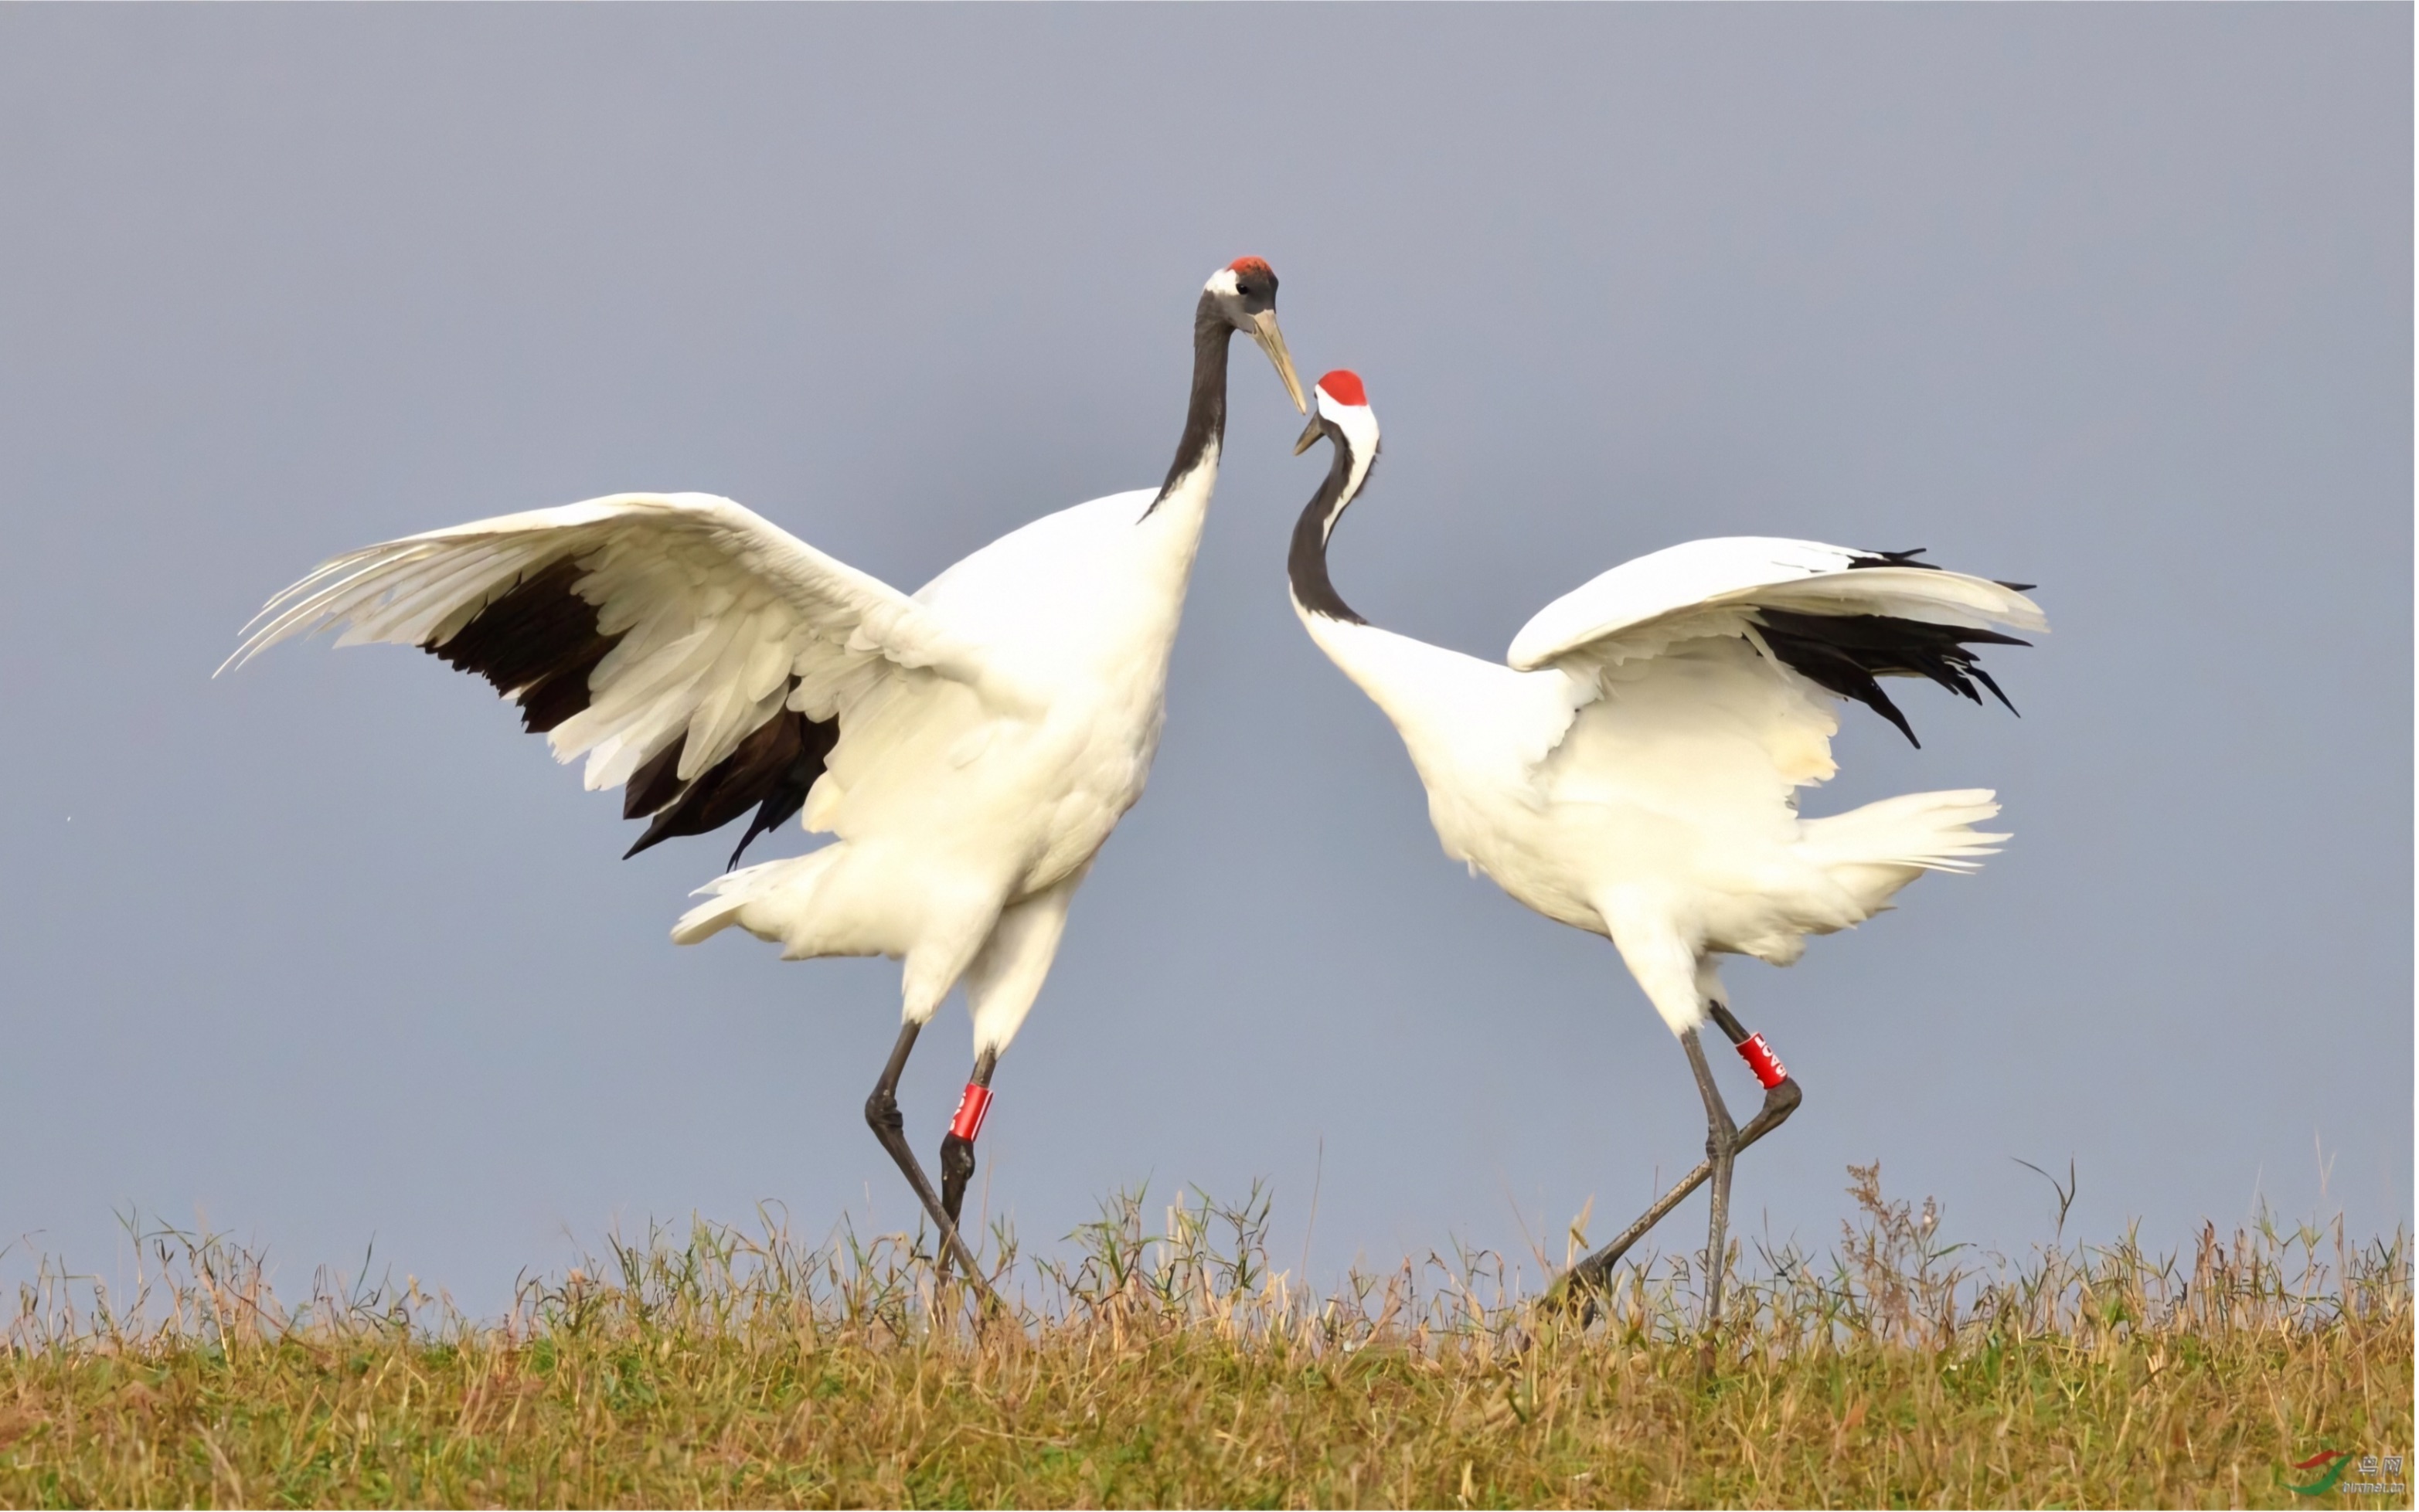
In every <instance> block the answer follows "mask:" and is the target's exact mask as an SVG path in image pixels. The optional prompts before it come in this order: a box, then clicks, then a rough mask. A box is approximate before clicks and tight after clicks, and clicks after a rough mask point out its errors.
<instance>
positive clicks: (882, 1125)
mask: <svg viewBox="0 0 2419 1512" xmlns="http://www.w3.org/2000/svg"><path fill="white" fill-rule="evenodd" d="M865 1122H866V1123H868V1124H870V1125H871V1126H872V1129H873V1132H874V1133H875V1134H877V1135H880V1134H901V1135H903V1134H904V1133H905V1132H906V1129H907V1122H906V1120H905V1119H903V1118H901V1116H900V1114H899V1097H898V1094H897V1093H895V1092H892V1091H891V1090H890V1089H889V1088H888V1087H876V1088H874V1089H873V1095H872V1096H871V1097H869V1098H867V1099H866V1100H865Z"/></svg>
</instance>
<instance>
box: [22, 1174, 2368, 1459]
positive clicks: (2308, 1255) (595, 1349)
mask: <svg viewBox="0 0 2419 1512" xmlns="http://www.w3.org/2000/svg"><path fill="white" fill-rule="evenodd" d="M1853 1176H1854V1184H1853V1185H1852V1187H1851V1192H1852V1194H1853V1195H1854V1196H1855V1197H1856V1199H1857V1203H1858V1209H1859V1212H1860V1214H1861V1217H1860V1220H1859V1222H1858V1223H1857V1224H1856V1225H1854V1226H1852V1227H1850V1228H1848V1229H1847V1230H1846V1231H1845V1232H1844V1233H1843V1236H1842V1242H1841V1245H1839V1246H1838V1247H1837V1249H1836V1250H1835V1251H1834V1253H1833V1254H1832V1255H1830V1256H1829V1257H1827V1258H1826V1260H1824V1261H1823V1262H1822V1263H1820V1264H1816V1263H1814V1262H1812V1261H1811V1260H1809V1259H1808V1258H1807V1257H1805V1256H1802V1255H1799V1254H1796V1253H1794V1252H1784V1253H1780V1254H1765V1255H1760V1256H1757V1257H1754V1258H1753V1260H1752V1263H1748V1264H1744V1265H1740V1264H1737V1262H1736V1260H1735V1258H1734V1260H1733V1263H1734V1266H1735V1269H1734V1271H1733V1280H1732V1283H1731V1284H1732V1285H1733V1287H1735V1288H1736V1290H1735V1291H1733V1293H1732V1294H1733V1297H1735V1298H1736V1303H1735V1305H1734V1310H1733V1316H1732V1320H1731V1322H1730V1324H1729V1325H1728V1326H1727V1328H1726V1329H1725V1332H1724V1335H1723V1337H1722V1340H1721V1348H1720V1351H1719V1362H1718V1366H1717V1367H1716V1368H1715V1370H1714V1371H1713V1373H1712V1374H1711V1375H1710V1376H1709V1377H1706V1376H1701V1375H1700V1373H1699V1369H1698V1365H1697V1352H1696V1349H1695V1340H1694V1337H1693V1335H1692V1333H1691V1330H1690V1327H1689V1322H1690V1320H1691V1319H1692V1318H1693V1317H1694V1315H1695V1297H1696V1289H1695V1285H1694V1278H1693V1277H1692V1275H1691V1273H1690V1271H1689V1268H1688V1265H1687V1261H1686V1260H1684V1259H1678V1258H1667V1259H1664V1260H1659V1261H1658V1260H1649V1261H1645V1262H1642V1263H1641V1264H1639V1265H1635V1266H1631V1267H1628V1268H1626V1269H1625V1270H1624V1271H1623V1272H1622V1273H1621V1274H1620V1275H1618V1276H1617V1278H1616V1281H1615V1285H1614V1288H1613V1291H1612V1293H1611V1295H1610V1297H1609V1298H1608V1299H1607V1306H1606V1309H1605V1318H1604V1321H1601V1322H1599V1323H1597V1324H1596V1325H1595V1326H1594V1327H1592V1328H1589V1329H1585V1330H1581V1329H1579V1328H1577V1327H1575V1326H1573V1325H1572V1324H1571V1323H1569V1322H1568V1321H1556V1320H1555V1319H1553V1318H1550V1317H1548V1316H1545V1315H1544V1314H1543V1313H1541V1312H1540V1311H1539V1310H1538V1309H1537V1308H1536V1307H1534V1306H1532V1305H1531V1304H1530V1303H1529V1302H1527V1301H1525V1300H1524V1299H1522V1298H1519V1297H1516V1296H1514V1295H1511V1294H1510V1293H1509V1291H1508V1289H1507V1287H1506V1285H1505V1284H1504V1275H1505V1273H1504V1271H1503V1269H1502V1266H1501V1264H1500V1263H1499V1262H1498V1261H1497V1260H1495V1258H1493V1257H1490V1256H1486V1255H1457V1256H1455V1257H1452V1258H1450V1259H1446V1258H1441V1257H1436V1256H1431V1257H1429V1258H1428V1260H1426V1262H1425V1263H1424V1264H1413V1263H1410V1262H1406V1263H1405V1264H1404V1265H1403V1266H1402V1267H1401V1268H1400V1269H1399V1270H1397V1271H1396V1272H1394V1273H1393V1274H1391V1275H1356V1276H1354V1277H1352V1278H1351V1279H1350V1281H1349V1283H1348V1286H1347V1287H1346V1288H1345V1289H1344V1290H1343V1291H1341V1292H1339V1293H1337V1294H1333V1295H1323V1296H1313V1295H1307V1294H1305V1293H1303V1292H1302V1290H1301V1289H1300V1288H1299V1286H1298V1285H1297V1284H1296V1283H1295V1282H1294V1281H1293V1280H1292V1278H1291V1277H1289V1276H1287V1275H1282V1274H1277V1273H1273V1272H1271V1271H1270V1270H1269V1269H1268V1268H1267V1255H1266V1250H1265V1246H1264V1245H1263V1243H1262V1240H1263V1238H1264V1235H1265V1226H1266V1220H1267V1208H1266V1205H1265V1203H1264V1202H1261V1201H1259V1200H1257V1199H1254V1200H1252V1201H1249V1202H1246V1203H1245V1204H1243V1205H1241V1206H1240V1207H1235V1208H1221V1207H1218V1206H1216V1205H1214V1204H1212V1203H1210V1202H1207V1201H1198V1200H1196V1201H1195V1202H1194V1203H1193V1204H1191V1205H1189V1206H1185V1207H1180V1208H1177V1209H1171V1210H1169V1221H1168V1222H1167V1223H1166V1225H1165V1231H1164V1232H1163V1233H1160V1234H1156V1235H1150V1236H1148V1237H1146V1235H1145V1232H1144V1225H1143V1222H1142V1218H1141V1203H1140V1202H1139V1201H1138V1200H1135V1199H1119V1200H1117V1201H1116V1202H1113V1203H1112V1204H1110V1205H1109V1208H1108V1210H1107V1211H1106V1213H1105V1214H1104V1215H1103V1217H1102V1220H1101V1221H1100V1222H1099V1223H1098V1224H1095V1225H1092V1226H1090V1227H1089V1228H1087V1229H1086V1230H1084V1231H1083V1232H1082V1233H1080V1234H1079V1235H1077V1236H1076V1239H1077V1244H1076V1245H1075V1248H1074V1251H1073V1258H1072V1259H1071V1260H1066V1261H1064V1262H1049V1261H1035V1260H1023V1261H1020V1260H1018V1258H1017V1256H1016V1252H1015V1246H1014V1244H1013V1242H1012V1240H1011V1239H1010V1237H1009V1235H1007V1234H1006V1233H1005V1232H995V1233H994V1248H995V1250H996V1251H997V1252H998V1253H999V1254H1000V1255H1001V1257H1002V1259H1001V1262H1000V1266H999V1272H1000V1277H1001V1285H1002V1288H1003V1290H1004V1291H1006V1292H1007V1293H1008V1294H1009V1296H1010V1297H1012V1298H1015V1299H1016V1306H1017V1308H1018V1311H1017V1313H1016V1314H1015V1315H1014V1316H1012V1317H1007V1318H995V1319H993V1320H991V1321H988V1322H979V1321H976V1320H975V1319H974V1317H973V1315H972V1313H971V1312H970V1311H969V1310H968V1308H967V1307H966V1306H965V1300H966V1299H965V1298H964V1297H963V1294H962V1293H959V1292H955V1291H953V1292H950V1293H948V1294H946V1295H943V1296H940V1297H938V1298H937V1299H936V1295H935V1291H934V1286H933V1279H932V1267H931V1263H930V1257H929V1254H928V1253H927V1252H926V1251H925V1250H924V1249H923V1248H921V1247H920V1246H919V1245H917V1243H916V1242H915V1241H914V1240H913V1239H911V1238H909V1237H906V1236H889V1237H884V1238H880V1239H876V1240H874V1241H871V1242H870V1243H859V1242H857V1241H856V1240H855V1238H854V1237H853V1236H850V1235H848V1234H846V1233H843V1234H842V1235H841V1236H840V1239H839V1240H838V1241H836V1242H835V1243H834V1244H832V1245H824V1246H820V1247H809V1246H806V1245H800V1244H797V1243H795V1242H793V1240H791V1239H790V1238H789V1237H788V1236H787V1235H786V1234H785V1233H783V1232H782V1231H781V1230H780V1229H778V1227H777V1226H768V1227H767V1228H766V1229H764V1230H763V1232H761V1233H758V1234H755V1235H743V1234H741V1233H739V1232H738V1231H736V1230H733V1229H727V1228H721V1227H716V1226H709V1225H700V1226H698V1227H697V1228H695V1229H694V1230H693V1231H691V1232H690V1233H688V1234H686V1235H682V1236H672V1235H667V1234H664V1233H661V1232H658V1233H655V1234H651V1235H650V1236H648V1238H647V1239H646V1240H645V1241H643V1242H641V1243H637V1244H630V1245H622V1244H615V1245H612V1247H611V1252H610V1254H609V1256H608V1257H607V1259H606V1262H605V1263H604V1264H602V1265H601V1266H595V1265H591V1266H583V1267H581V1268H580V1269H578V1270H574V1271H572V1272H571V1273H570V1274H569V1275H565V1276H563V1277H561V1278H560V1279H558V1280H554V1281H550V1282H547V1283H544V1284H533V1285H532V1286H531V1287H529V1288H528V1289H526V1291H524V1294H523V1296H522V1299H521V1303H520V1305H519V1306H517V1307H516V1310H515V1312H514V1314H513V1315H512V1316H511V1317H509V1318H506V1319H504V1320H501V1321H488V1322H475V1321H470V1320H466V1319H463V1318H461V1317H459V1316H456V1315H454V1314H453V1313H452V1312H451V1311H450V1310H449V1309H447V1308H446V1307H444V1306H442V1304H440V1303H432V1302H430V1301H429V1300H428V1299H426V1298H424V1297H423V1296H421V1295H420V1294H419V1292H418V1289H417V1288H416V1287H408V1288H406V1289H404V1290H403V1291H394V1290H393V1289H389V1288H377V1289H374V1290H370V1291H344V1290H342V1289H339V1288H335V1287H332V1286H328V1285H324V1284H323V1285H322V1286H321V1287H319V1288H318V1289H317V1291H316V1294H315V1295H314V1296H313V1297H312V1298H311V1299H310V1300H309V1301H308V1302H306V1303H301V1304H300V1305H297V1306H292V1307H291V1308H287V1307H285V1306H281V1305H280V1304H279V1303H278V1301H277V1300H276V1299H275V1298H274V1297H273V1296H272V1295H271V1294H270V1290H269V1288H268V1287H267V1285H266V1283H265V1280H264V1277H263V1273H262V1269H261V1266H260V1264H259V1262H258V1260H257V1259H256V1258H255V1257H253V1256H250V1255H247V1254H244V1253H243V1252H241V1251H239V1250H238V1249H235V1248H233V1247H231V1246H229V1245H225V1244H223V1243H222V1242H220V1241H217V1240H213V1239H208V1238H204V1237H198V1236H190V1235H182V1234H175V1233H170V1232H165V1231H162V1232H158V1233H153V1234H151V1235H148V1236H147V1237H146V1244H145V1253H146V1258H147V1260H148V1263H150V1264H151V1265H152V1266H153V1267H154V1270H153V1272H152V1274H151V1275H149V1277H148V1278H147V1279H146V1281H145V1282H143V1283H142V1285H141V1286H139V1287H138V1289H137V1291H138V1292H139V1293H140V1294H138V1295H133V1296H127V1297H123V1298H114V1297H112V1296H110V1295H109V1294H107V1293H106V1292H105V1291H102V1290H100V1289H99V1288H98V1287H97V1286H96V1285H95V1284H93V1283H91V1282H90V1281H89V1280H85V1281H78V1280H77V1279H76V1278H72V1277H68V1276H63V1275H59V1274H58V1273H57V1272H56V1271H55V1270H54V1269H48V1268H46V1269H45V1270H44V1272H43V1274H42V1275H40V1276H39V1277H38V1278H37V1279H36V1280H35V1281H34V1282H33V1283H32V1284H30V1285H28V1286H27V1287H25V1288H24V1289H23V1291H22V1292H21V1297H20V1307H19V1311H18V1317H17V1319H16V1321H15V1323H14V1325H13V1328H12V1330H11V1334H10V1338H9V1343H10V1347H9V1348H8V1349H7V1350H6V1351H5V1352H0V1503H5V1504H10V1505H67V1504H123V1505H138V1504H139V1505H150V1504H160V1505H167V1504H206V1503H207V1504H255V1505H260V1504H316V1505H335V1504H343V1505H359V1504H386V1503H395V1504H507V1505H520V1504H582V1505H601V1504H667V1505H678V1504H717V1505H719V1504H886V1505H994V1504H997V1505H1079V1504H1168V1505H1174V1504H1210V1505H1265V1506H1277V1505H1297V1504H1302V1505H1309V1504H1322V1505H1323V1504H1418V1505H1432V1506H1442V1505H1471V1504H1493V1505H1558V1504H1721V1503H1743V1504H1845V1505H1891V1504H2025V1505H2041V1504H2069V1505H2110V1506H2115V1505H2171V1504H2282V1503H2288V1502H2292V1501H2294V1500H2295V1497H2294V1495H2293V1494H2292V1492H2291V1491H2290V1490H2289V1489H2288V1486H2287V1484H2286V1480H2285V1478H2284V1477H2283V1476H2281V1475H2280V1474H2278V1472H2279V1471H2280V1470H2281V1469H2282V1468H2283V1467H2284V1466H2286V1465H2287V1463H2288V1461H2290V1460H2294V1459H2303V1458H2305V1457H2306V1456H2307V1455H2309V1454H2311V1453H2312V1452H2314V1450H2315V1449H2317V1448H2318V1447H2319V1446H2322V1445H2323V1446H2333V1447H2338V1448H2349V1449H2352V1450H2354V1451H2356V1452H2360V1453H2380V1454H2383V1453H2405V1452H2407V1451H2408V1449H2409V1447H2410V1444H2411V1394H2412V1373H2411V1372H2412V1363H2411V1362H2412V1351H2411V1340H2412V1313H2411V1266H2410V1257H2409V1252H2408V1249H2407V1247H2406V1245H2405V1244H2404V1243H2403V1241H2402V1239H2401V1237H2400V1236H2396V1239H2394V1240H2392V1241H2389V1242H2382V1243H2378V1244H2373V1245H2367V1246H2365V1247H2360V1248H2353V1247H2350V1246H2347V1245H2345V1244H2344V1243H2343V1241H2342V1238H2341V1235H2340V1232H2339V1230H2337V1231H2322V1230H2319V1229H2307V1228H2303V1229H2290V1230H2279V1229H2276V1228H2274V1227H2273V1226H2271V1225H2260V1226H2258V1227H2257V1228H2255V1229H2250V1230H2247V1231H2243V1232H2240V1233H2237V1234H2235V1235H2232V1236H2231V1237H2229V1238H2226V1239H2221V1238H2220V1236H2219V1235H2218V1234H2217V1233H2216V1232H2215V1231H2214V1230H2213V1229H2211V1230H2206V1231H2204V1233H2203V1234H2202V1235H2201V1238H2200V1242H2199V1245H2198V1246H2197V1249H2196V1252H2195V1253H2194V1254H2192V1255H2190V1256H2188V1257H2182V1258H2180V1259H2154V1258H2152V1257H2150V1256H2148V1255H2145V1254H2144V1253H2143V1252H2142V1251H2141V1250H2140V1249H2139V1247H2138V1246H2137V1245H2135V1244H2134V1242H2133V1241H2132V1240H2130V1239H2128V1240H2123V1241H2120V1242H2119V1243H2117V1244H2115V1245H2108V1246H2105V1247H2099V1246H2071V1247H2070V1246H2064V1245H2056V1244H2053V1245H2047V1246H2044V1247H2042V1249H2040V1250H2039V1251H2037V1252H2036V1253H2035V1254H2033V1255H2032V1256H2030V1257H2027V1258H2026V1259H2024V1260H2021V1261H2017V1262H2011V1261H2007V1260H1998V1259H1996V1258H1994V1257H1987V1256H1977V1255H1975V1254H1974V1253H1972V1252H1971V1251H1968V1250H1964V1249H1961V1248H1958V1247H1955V1246H1951V1245H1944V1244H1942V1243H1941V1242H1940V1241H1939V1239H1938V1235H1937V1232H1936V1229H1937V1227H1938V1226H1937V1224H1936V1223H1935V1222H1934V1221H1932V1217H1931V1214H1930V1209H1929V1205H1928V1204H1927V1205H1926V1207H1925V1208H1924V1209H1923V1210H1920V1211H1918V1210H1914V1209H1911V1208H1910V1207H1909V1206H1908V1205H1906V1204H1903V1203H1894V1202H1891V1201H1889V1200H1887V1199H1886V1198H1884V1197H1883V1195H1882V1193H1881V1190H1880V1186H1879V1181H1878V1172H1877V1171H1876V1170H1873V1169H1871V1168H1861V1169H1858V1170H1857V1171H1855V1172H1854V1173H1853ZM2406 1478H2407V1476H2406ZM2342 1499H2343V1498H2341V1497H2339V1496H2338V1497H2331V1498H2330V1500H2335V1501H2340V1500H2342ZM2402 1500H2403V1501H2404V1502H2405V1504H2407V1500H2408V1499H2407V1497H2405V1498H2403V1499H2402ZM2372 1504H2374V1503H2372Z"/></svg>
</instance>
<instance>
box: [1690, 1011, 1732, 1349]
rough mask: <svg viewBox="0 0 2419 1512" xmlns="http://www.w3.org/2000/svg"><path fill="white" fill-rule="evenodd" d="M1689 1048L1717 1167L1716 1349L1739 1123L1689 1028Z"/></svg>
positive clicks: (1712, 1292) (1708, 1263)
mask: <svg viewBox="0 0 2419 1512" xmlns="http://www.w3.org/2000/svg"><path fill="white" fill-rule="evenodd" d="M1680 1047H1681V1048H1682V1049H1684V1050H1686V1051H1687V1052H1688V1069H1689V1070H1690V1071H1693V1072H1695V1073H1696V1075H1697V1093H1698V1095H1699V1096H1701V1097H1703V1098H1704V1100H1705V1159H1706V1161H1707V1162H1708V1163H1710V1164H1711V1165H1712V1166H1713V1168H1714V1197H1713V1201H1712V1203H1711V1204H1710V1206H1711V1209H1712V1212H1711V1214H1709V1216H1708V1219H1707V1222H1706V1225H1705V1349H1706V1351H1707V1352H1708V1354H1710V1353H1711V1352H1712V1350H1713V1338H1714V1328H1715V1325H1716V1324H1718V1323H1719V1322H1720V1321H1722V1273H1723V1272H1724V1271H1725V1270H1727V1269H1728V1268H1729V1267H1727V1266H1726V1265H1724V1264H1723V1260H1724V1259H1725V1257H1726V1256H1727V1254H1728V1251H1729V1247H1730V1222H1731V1170H1732V1168H1733V1167H1734V1166H1735V1165H1736V1164H1737V1163H1738V1125H1737V1124H1736V1123H1732V1122H1731V1110H1730V1107H1729V1105H1727V1104H1725V1103H1724V1102H1723V1101H1722V1090H1721V1089H1720V1088H1719V1087H1717V1086H1715V1085H1714V1068H1713V1067H1711V1066H1709V1065H1707V1064H1705V1047H1704V1046H1703V1045H1701V1044H1699V1043H1698V1041H1697V1031H1695V1030H1693V1029H1692V1030H1690V1031H1687V1033H1685V1034H1683V1035H1681V1036H1680Z"/></svg>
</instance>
